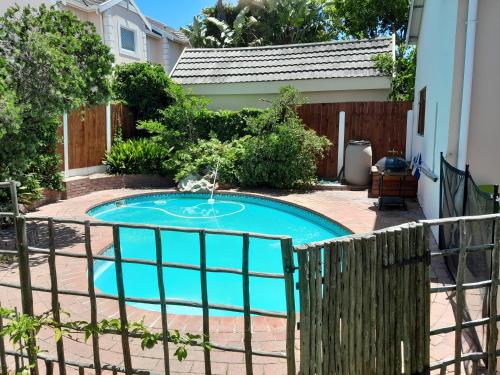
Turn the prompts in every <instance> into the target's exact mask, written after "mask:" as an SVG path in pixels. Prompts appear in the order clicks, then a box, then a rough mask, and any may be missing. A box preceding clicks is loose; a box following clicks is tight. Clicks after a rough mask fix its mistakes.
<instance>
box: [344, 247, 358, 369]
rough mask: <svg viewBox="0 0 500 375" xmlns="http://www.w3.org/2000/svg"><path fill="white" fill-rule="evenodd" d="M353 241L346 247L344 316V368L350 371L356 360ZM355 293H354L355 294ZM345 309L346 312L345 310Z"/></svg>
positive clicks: (353, 367) (354, 250) (354, 259)
mask: <svg viewBox="0 0 500 375" xmlns="http://www.w3.org/2000/svg"><path fill="white" fill-rule="evenodd" d="M355 242H356V241H355V240H354V241H350V242H349V245H348V249H349V270H348V271H349V272H348V273H349V288H348V290H347V293H348V296H347V306H346V307H347V308H348V311H346V314H348V316H349V320H348V327H349V331H348V332H349V341H348V349H347V358H348V366H347V367H346V368H350V369H352V370H354V369H355V360H356V352H355V345H356V344H355V342H356V330H355V325H356V300H355V296H357V295H358V292H359V291H357V289H356V285H357V284H356V254H355V252H356V248H355ZM355 291H356V292H355ZM347 308H346V310H347Z"/></svg>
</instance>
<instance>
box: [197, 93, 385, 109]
mask: <svg viewBox="0 0 500 375" xmlns="http://www.w3.org/2000/svg"><path fill="white" fill-rule="evenodd" d="M302 94H303V95H304V96H305V97H306V98H307V101H308V103H340V102H360V101H385V100H387V97H388V95H389V90H350V91H349V90H347V91H317V92H302ZM204 96H205V97H206V98H208V99H209V100H210V103H209V108H211V109H233V110H238V109H241V108H267V107H269V104H270V102H271V101H272V100H273V99H274V98H276V97H277V96H278V94H277V93H276V94H240V95H234V94H228V95H204Z"/></svg>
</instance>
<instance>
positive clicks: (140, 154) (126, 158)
mask: <svg viewBox="0 0 500 375" xmlns="http://www.w3.org/2000/svg"><path fill="white" fill-rule="evenodd" d="M171 152H172V149H171V148H168V147H165V146H163V145H160V144H158V143H155V142H154V141H152V140H150V139H129V140H127V141H120V142H117V143H115V144H114V145H113V147H112V148H111V151H110V152H108V153H107V154H106V157H105V160H104V164H106V166H107V168H108V172H109V173H111V174H160V175H166V174H168V167H167V166H166V163H167V161H168V159H169V158H170V155H171Z"/></svg>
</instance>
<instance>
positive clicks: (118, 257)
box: [113, 224, 132, 375]
mask: <svg viewBox="0 0 500 375" xmlns="http://www.w3.org/2000/svg"><path fill="white" fill-rule="evenodd" d="M113 247H114V250H115V272H116V287H117V291H118V309H119V313H120V324H121V337H122V351H123V363H124V365H125V374H126V375H132V358H131V356H130V344H129V341H128V336H129V332H128V319H127V305H126V304H125V286H124V283H123V264H122V252H121V246H120V226H119V225H116V224H115V225H113Z"/></svg>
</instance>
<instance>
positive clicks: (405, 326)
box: [401, 228, 411, 374]
mask: <svg viewBox="0 0 500 375" xmlns="http://www.w3.org/2000/svg"><path fill="white" fill-rule="evenodd" d="M401 235H402V249H401V251H402V255H403V256H402V258H403V259H404V260H407V259H410V229H409V228H403V229H402V232H401ZM409 281H410V274H409V267H403V279H402V288H403V290H402V300H403V301H406V302H403V306H402V308H403V311H402V315H401V320H402V322H401V326H402V328H401V329H402V336H403V337H402V339H403V356H404V358H403V365H404V372H403V374H410V364H411V358H410V356H411V351H410V326H409V322H408V320H409V312H410V303H411V302H410V300H409V289H410V285H409Z"/></svg>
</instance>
